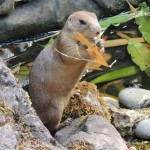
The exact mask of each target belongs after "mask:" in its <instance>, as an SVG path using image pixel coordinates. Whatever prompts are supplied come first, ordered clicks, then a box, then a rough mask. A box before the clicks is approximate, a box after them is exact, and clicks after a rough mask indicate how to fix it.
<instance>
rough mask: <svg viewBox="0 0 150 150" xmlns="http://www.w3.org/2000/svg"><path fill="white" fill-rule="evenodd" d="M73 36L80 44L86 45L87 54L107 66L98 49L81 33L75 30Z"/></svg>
mask: <svg viewBox="0 0 150 150" xmlns="http://www.w3.org/2000/svg"><path fill="white" fill-rule="evenodd" d="M75 37H76V39H77V40H79V41H80V42H81V43H82V44H84V45H86V46H87V47H88V49H87V51H88V53H89V55H90V56H91V57H92V59H93V60H94V61H95V62H97V63H99V64H100V65H103V66H107V67H108V64H107V62H106V61H105V59H104V58H103V56H102V55H101V54H100V51H99V50H98V49H97V47H96V46H93V45H92V44H91V43H90V42H89V41H88V40H87V39H86V38H85V37H84V36H83V35H82V34H81V33H79V32H77V33H76V34H75Z"/></svg>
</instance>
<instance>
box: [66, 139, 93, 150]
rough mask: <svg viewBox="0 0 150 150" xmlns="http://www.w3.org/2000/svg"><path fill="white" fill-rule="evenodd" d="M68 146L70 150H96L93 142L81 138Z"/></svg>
mask: <svg viewBox="0 0 150 150" xmlns="http://www.w3.org/2000/svg"><path fill="white" fill-rule="evenodd" d="M67 148H68V149H70V150H94V146H93V145H92V144H89V143H86V142H85V141H81V140H77V141H75V142H73V143H70V144H69V145H68V146H67Z"/></svg>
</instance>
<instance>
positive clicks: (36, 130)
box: [0, 58, 65, 150]
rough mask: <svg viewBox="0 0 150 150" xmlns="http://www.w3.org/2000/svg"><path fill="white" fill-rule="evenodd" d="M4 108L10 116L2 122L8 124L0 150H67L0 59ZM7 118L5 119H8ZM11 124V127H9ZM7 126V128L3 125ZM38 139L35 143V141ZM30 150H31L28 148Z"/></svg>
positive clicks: (3, 129)
mask: <svg viewBox="0 0 150 150" xmlns="http://www.w3.org/2000/svg"><path fill="white" fill-rule="evenodd" d="M0 100H1V101H0V102H1V103H0V104H2V105H0V107H1V108H2V110H3V111H4V112H6V113H4V114H0V115H1V117H0V119H1V120H2V121H3V122H4V121H5V120H6V123H7V124H5V123H4V124H5V125H4V126H2V127H0V137H1V140H0V149H1V150H5V149H6V150H9V149H10V150H11V149H16V146H17V145H18V149H24V148H28V147H32V148H33V149H38V148H39V147H38V146H39V145H40V148H41V149H47V150H50V149H55V150H60V149H61V150H65V148H64V147H63V146H61V145H60V144H59V143H58V142H57V141H55V140H54V138H53V137H52V136H51V134H50V133H49V131H48V130H47V129H46V128H45V127H44V125H43V123H42V122H41V120H40V119H39V117H38V116H37V115H36V113H35V111H34V110H33V108H32V107H31V105H30V104H31V102H30V100H29V96H28V94H27V92H25V91H24V90H23V89H22V88H21V86H20V85H19V84H18V83H17V80H16V79H15V77H14V76H13V75H12V74H11V72H10V70H9V69H8V68H7V67H6V66H5V64H4V63H3V61H2V60H1V58H0ZM4 115H5V118H4ZM8 124H9V125H8ZM2 125H3V124H2ZM33 139H34V140H33ZM27 146H28V147H27Z"/></svg>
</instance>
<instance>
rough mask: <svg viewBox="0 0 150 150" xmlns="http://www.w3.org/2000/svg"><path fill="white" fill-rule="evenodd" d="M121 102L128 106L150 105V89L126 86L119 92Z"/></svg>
mask: <svg viewBox="0 0 150 150" xmlns="http://www.w3.org/2000/svg"><path fill="white" fill-rule="evenodd" d="M118 97H119V100H120V101H119V102H120V103H121V104H122V105H124V106H125V107H127V108H130V109H139V108H146V107H150V91H149V90H145V89H141V88H125V89H123V90H121V91H120V92H119V95H118Z"/></svg>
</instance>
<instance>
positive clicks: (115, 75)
mask: <svg viewBox="0 0 150 150" xmlns="http://www.w3.org/2000/svg"><path fill="white" fill-rule="evenodd" d="M139 71H140V70H139V68H138V67H136V66H130V67H126V68H121V69H118V70H115V71H112V72H109V73H106V74H104V75H102V76H100V77H98V78H96V79H94V80H92V81H91V83H101V82H106V81H111V80H115V79H119V78H123V77H128V76H131V75H135V74H137V73H138V72H139Z"/></svg>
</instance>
